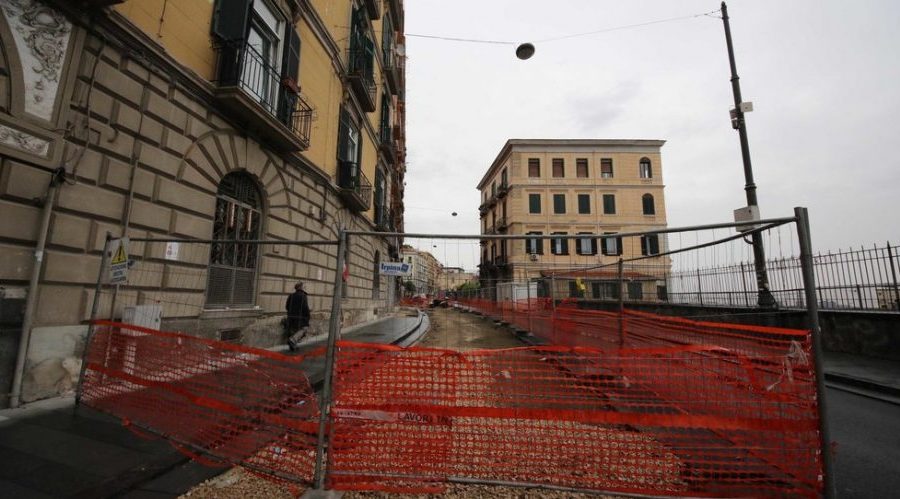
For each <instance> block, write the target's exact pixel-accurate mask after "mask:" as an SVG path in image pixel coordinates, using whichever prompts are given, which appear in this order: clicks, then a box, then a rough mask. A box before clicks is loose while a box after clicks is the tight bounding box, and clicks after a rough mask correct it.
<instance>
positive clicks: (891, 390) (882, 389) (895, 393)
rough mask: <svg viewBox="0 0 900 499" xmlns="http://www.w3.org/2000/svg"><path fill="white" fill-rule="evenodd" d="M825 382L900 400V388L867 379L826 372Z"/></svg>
mask: <svg viewBox="0 0 900 499" xmlns="http://www.w3.org/2000/svg"><path fill="white" fill-rule="evenodd" d="M825 380H826V381H830V382H832V383H837V384H841V385H846V386H849V387H853V388H858V389H862V390H866V391H869V392H875V393H876V394H882V395H887V396H889V397H895V398H900V388H897V387H893V386H887V385H882V384H879V383H875V382H874V381H869V380H867V379H862V378H854V377H852V376H845V375H843V374H839V373H835V372H827V371H826V372H825Z"/></svg>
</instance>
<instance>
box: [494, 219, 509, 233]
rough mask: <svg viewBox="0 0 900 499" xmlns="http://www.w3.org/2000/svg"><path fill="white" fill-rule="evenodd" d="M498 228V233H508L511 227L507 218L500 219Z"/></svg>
mask: <svg viewBox="0 0 900 499" xmlns="http://www.w3.org/2000/svg"><path fill="white" fill-rule="evenodd" d="M496 227H497V232H506V229H507V228H509V226H508V225H507V223H506V217H500V218H498V219H497V224H496Z"/></svg>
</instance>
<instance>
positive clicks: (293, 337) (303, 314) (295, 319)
mask: <svg viewBox="0 0 900 499" xmlns="http://www.w3.org/2000/svg"><path fill="white" fill-rule="evenodd" d="M284 308H285V310H287V330H288V334H289V335H290V336H289V337H288V348H290V349H291V351H293V350H296V349H297V344H298V343H300V340H302V339H303V337H304V336H306V332H307V331H308V330H309V299H308V298H307V296H306V291H303V283H302V282H298V283H297V284H296V285H295V286H294V292H293V293H291V294H290V295H288V297H287V302H286V303H285V304H284Z"/></svg>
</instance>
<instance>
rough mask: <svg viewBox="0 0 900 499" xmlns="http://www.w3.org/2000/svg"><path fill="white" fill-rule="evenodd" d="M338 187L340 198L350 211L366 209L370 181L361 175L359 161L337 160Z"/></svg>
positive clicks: (370, 185)
mask: <svg viewBox="0 0 900 499" xmlns="http://www.w3.org/2000/svg"><path fill="white" fill-rule="evenodd" d="M338 188H339V191H338V192H339V193H340V195H341V199H343V200H344V203H346V205H347V207H348V208H350V209H351V210H352V211H355V212H357V213H359V212H363V211H367V210H368V209H369V206H371V204H372V183H371V182H369V179H368V178H366V176H365V175H363V173H362V171H361V170H360V168H359V163H356V162H353V161H343V160H341V161H338Z"/></svg>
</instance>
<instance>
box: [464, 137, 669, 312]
mask: <svg viewBox="0 0 900 499" xmlns="http://www.w3.org/2000/svg"><path fill="white" fill-rule="evenodd" d="M664 143H665V141H662V140H619V139H586V140H582V139H534V140H522V139H510V140H508V141H507V142H506V144H505V145H504V146H503V148H502V149H501V150H500V153H499V154H498V155H497V157H496V159H495V160H494V162H493V163H492V164H491V166H490V168H488V170H487V172H485V174H484V176H483V177H482V179H481V181H480V182H479V183H478V189H479V191H480V193H481V205H480V206H479V213H480V216H481V233H482V234H485V235H498V234H505V235H519V236H523V239H510V240H500V239H484V240H482V241H481V264H480V272H479V274H480V280H481V283H482V287H483V288H487V289H492V288H493V287H494V286H496V284H497V283H502V282H519V283H524V282H526V281H533V280H538V279H540V280H542V281H547V278H548V277H550V276H553V277H554V279H553V281H551V282H555V284H554V285H553V287H554V296H556V297H560V296H562V297H567V296H579V297H585V298H594V299H602V298H612V297H615V296H618V294H617V293H618V291H617V289H618V287H617V286H615V278H616V276H617V268H616V266H615V263H616V262H617V261H618V260H619V259H620V258H622V259H624V260H626V261H627V260H629V259H632V258H635V257H641V256H652V255H655V254H659V253H661V252H664V251H665V247H666V241H665V237H664V236H656V235H648V236H644V237H628V238H622V237H617V236H615V234H616V233H622V232H635V231H642V230H653V229H661V228H665V227H666V203H665V196H664V188H665V185H664V184H663V175H662V162H661V156H660V149H661V148H662V146H663V144H664ZM528 235H534V236H544V238H543V239H541V238H537V237H536V238H533V239H527V238H524V237H525V236H528ZM554 235H556V236H559V237H553V238H547V236H554ZM604 235H605V236H608V237H605V238H604V237H598V236H604ZM642 262H643V263H642V264H641V266H642V267H646V268H653V267H655V270H654V271H653V272H649V271H647V272H642V271H641V270H639V269H638V268H637V265H633V266H631V269H630V270H629V271H628V273H627V276H626V277H627V279H628V280H629V284H628V285H627V287H625V289H624V292H626V293H627V296H628V297H629V298H632V299H647V298H650V297H655V296H656V294H657V287H658V286H660V285H664V282H665V281H664V279H659V278H657V274H659V269H660V268H665V265H667V262H668V258H665V257H660V258H650V259H645V260H643V261H642ZM651 274H653V275H651ZM546 292H547V291H546V289H545V290H544V291H543V293H546ZM543 293H542V294H543Z"/></svg>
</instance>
